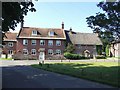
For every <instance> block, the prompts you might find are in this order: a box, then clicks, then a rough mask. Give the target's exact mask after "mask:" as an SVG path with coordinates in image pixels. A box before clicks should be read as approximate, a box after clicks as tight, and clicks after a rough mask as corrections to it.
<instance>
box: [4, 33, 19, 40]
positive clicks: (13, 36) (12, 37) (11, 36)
mask: <svg viewBox="0 0 120 90" xmlns="http://www.w3.org/2000/svg"><path fill="white" fill-rule="evenodd" d="M16 37H17V33H11V32H7V33H5V37H4V41H16Z"/></svg>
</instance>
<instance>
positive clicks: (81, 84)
mask: <svg viewBox="0 0 120 90" xmlns="http://www.w3.org/2000/svg"><path fill="white" fill-rule="evenodd" d="M0 62H2V64H3V66H2V65H0V67H2V88H113V87H111V86H108V85H104V84H100V83H96V82H92V81H88V80H83V79H79V78H75V77H70V76H67V75H61V74H57V73H53V72H48V71H44V70H40V69H36V68H33V67H31V66H28V65H30V64H35V63H38V61H35V62H34V61H28V62H29V63H28V64H26V63H25V62H26V61H25V62H23V61H22V62H23V63H21V64H20V63H18V62H21V61H17V63H16V62H14V61H5V60H4V61H0ZM12 63H13V64H12ZM24 64H25V65H24Z"/></svg>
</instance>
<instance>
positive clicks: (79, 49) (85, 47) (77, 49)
mask: <svg viewBox="0 0 120 90" xmlns="http://www.w3.org/2000/svg"><path fill="white" fill-rule="evenodd" d="M85 50H88V51H89V52H90V55H91V57H92V56H93V54H97V52H96V46H95V45H79V44H77V45H75V52H74V53H76V54H81V55H84V51H85Z"/></svg>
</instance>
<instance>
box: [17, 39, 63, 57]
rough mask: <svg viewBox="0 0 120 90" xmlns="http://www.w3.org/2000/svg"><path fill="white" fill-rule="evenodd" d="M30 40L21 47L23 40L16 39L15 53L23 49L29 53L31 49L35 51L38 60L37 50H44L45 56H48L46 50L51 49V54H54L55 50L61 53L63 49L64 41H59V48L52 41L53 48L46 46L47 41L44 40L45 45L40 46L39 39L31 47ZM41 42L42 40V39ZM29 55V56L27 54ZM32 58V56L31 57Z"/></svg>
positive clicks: (54, 41)
mask: <svg viewBox="0 0 120 90" xmlns="http://www.w3.org/2000/svg"><path fill="white" fill-rule="evenodd" d="M31 40H33V39H28V45H23V39H18V40H17V41H18V42H17V52H18V51H19V52H21V53H22V51H23V49H27V50H28V52H29V53H31V49H36V52H37V53H36V55H34V56H36V57H37V58H38V56H39V51H38V50H39V48H45V55H48V49H52V50H53V52H55V50H56V49H60V50H61V51H62V54H63V51H64V49H65V45H64V40H60V41H61V46H56V40H53V46H48V40H45V45H40V39H37V40H36V45H31ZM42 40H43V39H42ZM29 55H31V54H29ZM32 56H33V55H32Z"/></svg>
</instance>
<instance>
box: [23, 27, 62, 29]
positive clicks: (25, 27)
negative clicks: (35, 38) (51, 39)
mask: <svg viewBox="0 0 120 90" xmlns="http://www.w3.org/2000/svg"><path fill="white" fill-rule="evenodd" d="M23 28H36V29H62V28H44V27H23Z"/></svg>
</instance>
